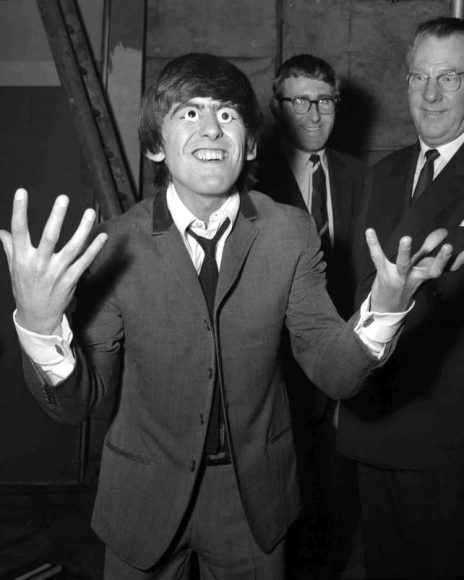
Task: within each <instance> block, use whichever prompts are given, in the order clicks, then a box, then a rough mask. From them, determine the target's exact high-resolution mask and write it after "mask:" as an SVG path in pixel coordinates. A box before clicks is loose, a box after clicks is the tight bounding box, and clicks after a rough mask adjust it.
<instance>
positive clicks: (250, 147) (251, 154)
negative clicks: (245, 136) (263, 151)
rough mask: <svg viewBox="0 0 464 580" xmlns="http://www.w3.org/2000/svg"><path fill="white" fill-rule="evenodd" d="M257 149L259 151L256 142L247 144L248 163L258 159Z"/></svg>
mask: <svg viewBox="0 0 464 580" xmlns="http://www.w3.org/2000/svg"><path fill="white" fill-rule="evenodd" d="M256 149H257V144H256V141H254V142H253V143H247V156H246V160H247V161H253V159H256Z"/></svg>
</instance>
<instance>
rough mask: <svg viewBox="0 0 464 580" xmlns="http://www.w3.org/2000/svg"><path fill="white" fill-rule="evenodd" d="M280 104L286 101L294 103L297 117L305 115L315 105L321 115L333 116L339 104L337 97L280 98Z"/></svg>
mask: <svg viewBox="0 0 464 580" xmlns="http://www.w3.org/2000/svg"><path fill="white" fill-rule="evenodd" d="M277 100H278V101H279V102H282V101H286V102H289V103H292V107H293V110H294V112H295V113H296V114H297V115H305V114H306V113H307V112H308V111H309V109H310V108H311V105H315V106H316V109H317V111H318V112H319V113H320V114H321V115H331V114H332V113H333V112H334V111H335V107H336V106H337V103H338V98H337V97H320V98H319V99H308V98H307V97H279V98H278V99H277Z"/></svg>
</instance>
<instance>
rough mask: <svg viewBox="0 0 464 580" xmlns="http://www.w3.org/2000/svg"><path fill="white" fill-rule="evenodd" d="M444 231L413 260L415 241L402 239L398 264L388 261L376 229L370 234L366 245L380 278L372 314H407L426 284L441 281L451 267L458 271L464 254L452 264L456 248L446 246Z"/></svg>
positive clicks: (433, 235) (435, 234)
mask: <svg viewBox="0 0 464 580" xmlns="http://www.w3.org/2000/svg"><path fill="white" fill-rule="evenodd" d="M447 233H448V232H447V231H446V230H445V229H443V228H440V229H437V230H434V231H433V232H431V233H430V234H429V235H428V236H427V238H426V239H425V241H424V243H423V244H422V246H421V247H420V249H419V251H418V252H416V253H415V254H414V255H413V256H411V238H410V237H409V236H405V237H403V238H401V240H400V242H399V247H398V254H397V258H396V263H394V264H393V263H392V262H390V261H389V260H387V258H386V256H385V254H384V253H383V251H382V248H381V246H380V243H379V240H378V238H377V235H376V233H375V231H374V230H373V229H368V230H366V241H367V245H368V246H369V251H370V254H371V258H372V261H373V262H374V264H375V267H376V269H377V275H376V277H375V280H374V284H373V285H372V291H371V310H373V311H376V312H401V311H403V310H407V309H408V307H409V305H410V303H411V301H412V298H413V296H414V294H415V292H416V291H417V290H418V288H419V287H420V286H421V284H423V283H424V282H425V281H426V280H430V279H432V278H438V277H440V276H441V275H442V274H443V271H444V270H445V268H446V267H447V266H449V269H450V270H451V271H455V270H457V269H458V268H460V267H461V266H462V265H463V264H464V251H463V252H460V253H459V254H458V256H457V257H456V258H455V259H454V260H453V261H452V263H451V265H450V264H449V262H450V258H451V255H452V251H453V247H452V246H451V245H450V244H443V245H442V246H441V248H440V249H439V250H438V252H436V250H437V248H438V246H439V245H440V244H441V243H442V242H443V240H444V239H445V238H446V236H447Z"/></svg>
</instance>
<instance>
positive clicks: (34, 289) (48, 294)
mask: <svg viewBox="0 0 464 580" xmlns="http://www.w3.org/2000/svg"><path fill="white" fill-rule="evenodd" d="M68 204H69V199H68V198H67V197H66V196H65V195H60V196H58V197H57V198H56V200H55V203H54V205H53V208H52V211H51V213H50V216H49V218H48V220H47V223H46V224H45V227H44V230H43V233H42V237H41V239H40V243H39V246H38V247H37V248H34V247H33V246H32V244H31V239H30V235H29V227H28V221H27V191H26V190H25V189H18V190H17V191H16V193H15V196H14V201H13V215H12V219H11V234H10V233H9V232H7V231H5V230H0V240H1V241H2V244H3V249H4V250H5V254H6V257H7V260H8V267H9V270H10V275H11V283H12V288H13V294H14V297H15V300H16V307H17V314H16V320H17V322H18V323H19V324H20V325H21V326H22V327H23V328H26V329H27V330H30V331H33V332H37V333H39V334H53V333H54V331H56V329H57V328H58V327H59V325H60V324H61V320H62V317H63V313H64V311H65V310H66V307H67V306H68V305H69V303H70V301H71V299H72V296H73V294H74V291H75V288H76V285H77V282H78V280H79V278H80V277H81V275H82V274H83V272H84V271H85V269H86V268H87V267H88V266H89V264H90V263H91V262H92V261H93V259H94V258H95V256H96V255H97V254H98V252H99V251H100V250H101V248H102V246H103V244H104V243H105V241H106V238H107V235H106V234H100V235H98V236H97V237H96V238H95V239H94V240H93V241H92V243H91V244H90V245H89V246H88V248H86V250H85V251H84V252H82V250H83V248H84V245H85V242H86V239H87V237H88V235H89V233H90V231H91V230H92V227H93V225H94V222H95V211H94V210H92V209H87V210H86V211H85V212H84V214H83V216H82V219H81V222H80V224H79V226H78V228H77V230H76V231H75V233H74V235H73V236H72V237H71V239H70V240H69V242H68V243H67V244H66V245H65V246H64V247H63V248H62V249H61V250H60V251H59V252H55V246H56V244H57V242H58V239H59V237H60V232H61V227H62V225H63V221H64V217H65V215H66V211H67V208H68Z"/></svg>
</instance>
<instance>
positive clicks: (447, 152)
mask: <svg viewBox="0 0 464 580" xmlns="http://www.w3.org/2000/svg"><path fill="white" fill-rule="evenodd" d="M419 143H420V153H419V157H418V158H417V164H416V172H415V174H414V182H413V186H412V191H411V195H412V193H413V191H414V190H415V188H416V185H417V180H418V179H419V175H420V172H421V170H422V167H424V164H425V154H426V152H427V151H428V150H429V149H436V150H437V151H438V153H439V154H440V157H437V158H436V159H435V163H434V164H433V178H434V179H435V178H436V177H437V175H439V174H440V173H441V172H442V171H443V169H444V168H445V167H446V165H447V164H448V162H449V161H450V160H451V158H452V157H453V155H454V154H455V153H456V152H457V150H458V149H459V148H460V147H461V145H462V144H463V143H464V133H462V134H461V135H459V137H457V138H456V139H454V141H450V142H449V143H445V144H444V145H440V146H438V147H429V145H426V144H425V143H424V142H423V141H422V139H420V138H419Z"/></svg>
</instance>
